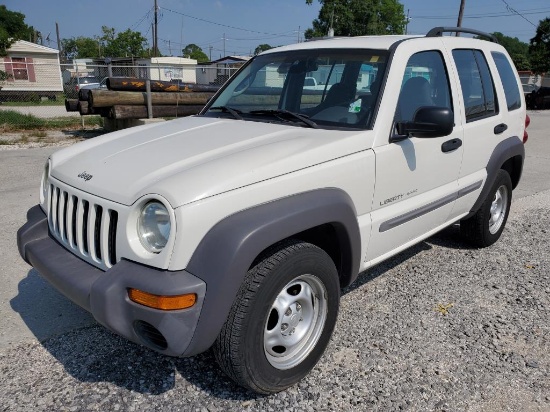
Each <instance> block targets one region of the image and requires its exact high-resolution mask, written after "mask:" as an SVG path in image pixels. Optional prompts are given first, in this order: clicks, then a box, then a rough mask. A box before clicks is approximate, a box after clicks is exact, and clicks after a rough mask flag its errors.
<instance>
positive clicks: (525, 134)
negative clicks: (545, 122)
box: [523, 114, 531, 144]
mask: <svg viewBox="0 0 550 412" xmlns="http://www.w3.org/2000/svg"><path fill="white" fill-rule="evenodd" d="M530 123H531V118H530V117H529V115H528V114H526V115H525V130H523V144H525V143H526V142H527V139H529V134H528V133H527V128H528V127H529V124H530Z"/></svg>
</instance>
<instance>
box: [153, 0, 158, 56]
mask: <svg viewBox="0 0 550 412" xmlns="http://www.w3.org/2000/svg"><path fill="white" fill-rule="evenodd" d="M154 36H155V40H154V44H155V49H154V50H153V55H154V57H158V53H159V38H158V6H157V0H155V32H154Z"/></svg>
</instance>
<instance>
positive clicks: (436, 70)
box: [395, 50, 452, 121]
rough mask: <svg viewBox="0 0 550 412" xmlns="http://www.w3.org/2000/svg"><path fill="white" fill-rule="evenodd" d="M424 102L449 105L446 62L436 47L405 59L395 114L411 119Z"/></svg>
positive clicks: (398, 116)
mask: <svg viewBox="0 0 550 412" xmlns="http://www.w3.org/2000/svg"><path fill="white" fill-rule="evenodd" d="M423 106H441V107H448V108H450V109H452V104H451V94H450V89H449V79H448V76H447V71H446V70H445V63H444V62H443V57H442V56H441V53H439V52H438V51H435V50H432V51H425V52H420V53H416V54H413V55H412V56H411V58H410V59H409V61H408V62H407V67H406V68H405V74H404V76H403V80H402V85H401V92H400V94H399V101H398V103H397V111H396V113H395V118H396V120H397V121H404V120H412V119H413V117H414V114H415V113H416V111H417V110H418V109H419V108H420V107H423Z"/></svg>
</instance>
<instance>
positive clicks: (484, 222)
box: [460, 169, 512, 247]
mask: <svg viewBox="0 0 550 412" xmlns="http://www.w3.org/2000/svg"><path fill="white" fill-rule="evenodd" d="M511 202H512V180H511V179H510V175H509V174H508V173H507V172H506V171H504V170H502V169H500V170H499V171H498V173H497V177H496V179H495V182H494V183H493V186H492V187H491V190H490V191H489V193H488V195H487V198H486V199H485V201H484V202H483V204H482V205H481V207H480V208H479V210H478V211H477V212H476V214H475V215H473V216H472V217H470V218H469V219H465V220H462V221H461V222H460V232H461V233H462V234H463V235H464V237H466V239H467V240H468V241H470V243H472V244H473V245H475V246H477V247H487V246H491V245H492V244H493V243H495V242H496V241H497V240H498V239H499V238H500V235H501V234H502V231H503V230H504V226H505V225H506V221H507V220H508V214H509V213H510V204H511Z"/></svg>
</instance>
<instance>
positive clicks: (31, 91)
mask: <svg viewBox="0 0 550 412" xmlns="http://www.w3.org/2000/svg"><path fill="white" fill-rule="evenodd" d="M0 70H3V71H5V72H6V73H7V74H8V79H7V80H6V81H5V82H3V84H2V85H0V86H1V87H2V89H1V90H0V100H4V101H5V100H30V99H40V98H42V97H47V98H49V99H55V98H56V96H57V95H58V94H60V93H62V92H63V81H62V78H61V67H60V65H59V51H58V50H55V49H51V48H49V47H45V46H41V45H39V44H34V43H30V42H27V41H24V40H18V41H16V42H15V43H13V44H12V45H11V47H10V48H9V49H8V50H7V56H5V57H3V58H0Z"/></svg>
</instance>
